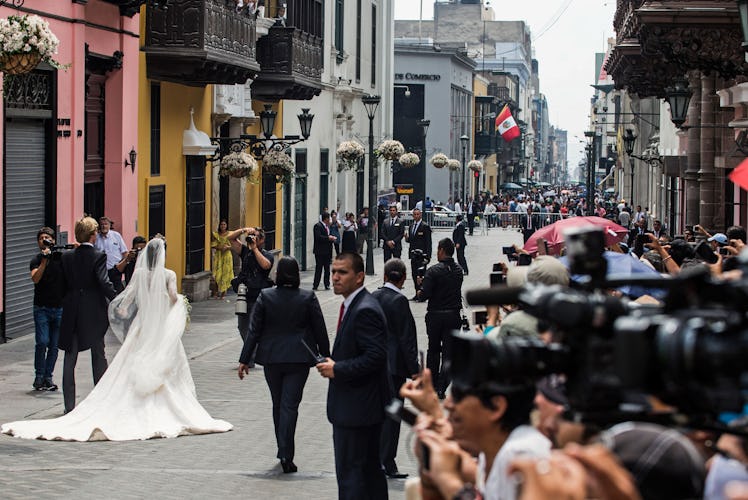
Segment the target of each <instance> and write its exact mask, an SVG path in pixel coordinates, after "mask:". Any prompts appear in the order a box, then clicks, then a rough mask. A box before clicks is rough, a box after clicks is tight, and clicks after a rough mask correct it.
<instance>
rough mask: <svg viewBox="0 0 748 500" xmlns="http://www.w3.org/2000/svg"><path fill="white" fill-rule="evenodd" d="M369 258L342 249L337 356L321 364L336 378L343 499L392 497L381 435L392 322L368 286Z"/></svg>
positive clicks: (336, 285)
mask: <svg viewBox="0 0 748 500" xmlns="http://www.w3.org/2000/svg"><path fill="white" fill-rule="evenodd" d="M364 276H365V275H364V261H363V259H362V258H361V256H360V255H359V254H357V253H341V254H340V255H338V256H337V257H336V258H335V261H334V262H333V265H332V283H333V290H334V291H335V294H336V295H342V296H343V297H344V299H345V300H344V301H343V303H342V304H341V305H340V315H339V316H338V328H337V335H336V336H335V342H334V344H333V348H332V356H331V357H329V358H327V359H326V360H325V361H324V362H322V363H319V364H318V365H317V371H319V373H320V374H321V375H322V376H323V377H325V378H328V379H330V387H329V389H328V391H327V419H328V420H329V421H330V423H331V424H332V433H333V434H332V437H333V446H334V449H335V473H336V475H337V479H338V498H339V499H340V500H362V499H371V500H386V499H387V479H386V478H385V475H384V471H383V470H382V467H381V464H380V461H379V439H380V435H381V431H382V422H383V421H384V405H385V401H386V398H387V395H388V394H389V389H388V382H387V370H386V364H387V351H386V345H387V338H386V331H387V321H386V320H385V317H384V313H383V312H382V308H381V306H380V305H379V302H377V300H376V299H375V298H374V297H372V296H371V294H370V293H369V292H368V291H367V290H366V288H364Z"/></svg>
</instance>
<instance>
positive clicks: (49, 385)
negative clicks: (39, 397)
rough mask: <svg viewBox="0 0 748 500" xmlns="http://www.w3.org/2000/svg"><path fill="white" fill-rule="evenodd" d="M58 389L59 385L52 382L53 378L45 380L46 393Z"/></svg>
mask: <svg viewBox="0 0 748 500" xmlns="http://www.w3.org/2000/svg"><path fill="white" fill-rule="evenodd" d="M57 389H58V387H57V384H55V383H54V382H52V379H51V378H47V379H44V390H45V391H56V390H57Z"/></svg>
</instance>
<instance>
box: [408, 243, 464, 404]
mask: <svg viewBox="0 0 748 500" xmlns="http://www.w3.org/2000/svg"><path fill="white" fill-rule="evenodd" d="M454 251H455V245H454V243H452V240H450V239H449V238H444V239H443V240H440V241H439V246H438V247H437V250H436V258H437V259H438V260H439V262H437V263H436V264H434V265H433V266H431V267H429V268H428V269H427V270H426V276H424V278H423V287H422V288H421V290H419V291H418V299H419V300H422V301H423V300H428V302H429V303H428V306H427V307H426V311H427V312H426V335H427V336H428V339H429V346H428V350H427V351H426V366H427V367H428V368H429V370H431V373H432V374H433V375H432V376H433V381H434V389H435V390H436V392H437V394H438V395H439V398H440V399H444V397H445V394H446V391H447V387H448V386H449V382H450V379H449V374H448V372H447V370H445V369H444V367H445V365H448V364H449V361H450V360H451V359H452V331H453V330H457V329H459V328H460V309H462V279H463V271H462V268H461V267H460V266H459V265H457V263H455V261H454V259H453V258H452V255H454Z"/></svg>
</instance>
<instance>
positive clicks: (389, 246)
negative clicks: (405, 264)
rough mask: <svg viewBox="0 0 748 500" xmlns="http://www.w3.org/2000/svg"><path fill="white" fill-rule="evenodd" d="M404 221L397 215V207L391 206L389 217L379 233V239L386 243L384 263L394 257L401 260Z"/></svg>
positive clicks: (385, 219)
mask: <svg viewBox="0 0 748 500" xmlns="http://www.w3.org/2000/svg"><path fill="white" fill-rule="evenodd" d="M404 234H405V232H404V226H403V221H402V219H401V218H400V217H398V215H397V206H395V205H390V213H389V216H387V217H385V218H384V222H383V223H382V226H381V229H380V231H379V239H380V240H383V241H384V246H383V247H382V248H383V250H384V261H385V262H387V261H388V260H390V259H391V258H392V257H397V258H398V259H399V258H400V255H401V254H402V251H403V243H402V240H403V236H404Z"/></svg>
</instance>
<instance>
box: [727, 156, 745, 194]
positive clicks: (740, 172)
mask: <svg viewBox="0 0 748 500" xmlns="http://www.w3.org/2000/svg"><path fill="white" fill-rule="evenodd" d="M729 178H730V180H731V181H732V182H734V183H735V184H737V185H738V186H740V187H741V188H743V189H744V190H746V191H748V159H745V160H743V161H742V162H740V165H738V166H737V167H735V170H733V171H732V172H731V173H730V176H729Z"/></svg>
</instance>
